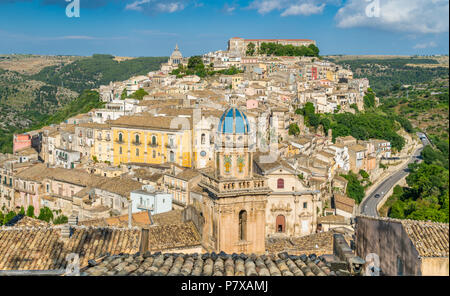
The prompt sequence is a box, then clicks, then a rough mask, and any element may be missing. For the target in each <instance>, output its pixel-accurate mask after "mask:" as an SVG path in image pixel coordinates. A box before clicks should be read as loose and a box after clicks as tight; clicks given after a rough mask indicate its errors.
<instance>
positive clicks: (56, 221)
mask: <svg viewBox="0 0 450 296" xmlns="http://www.w3.org/2000/svg"><path fill="white" fill-rule="evenodd" d="M68 221H69V218H67V217H66V216H64V215H61V216H58V217H57V218H55V219H54V220H53V224H55V225H58V224H66V223H67V222H68Z"/></svg>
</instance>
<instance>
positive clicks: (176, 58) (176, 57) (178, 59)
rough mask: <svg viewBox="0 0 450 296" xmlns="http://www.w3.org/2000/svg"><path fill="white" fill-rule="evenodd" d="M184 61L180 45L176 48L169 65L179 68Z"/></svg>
mask: <svg viewBox="0 0 450 296" xmlns="http://www.w3.org/2000/svg"><path fill="white" fill-rule="evenodd" d="M182 61H183V55H182V54H181V51H180V49H179V48H178V44H177V45H176V46H175V50H174V51H173V52H172V55H171V56H170V59H169V65H170V66H174V67H177V66H178V65H179V64H181V63H182Z"/></svg>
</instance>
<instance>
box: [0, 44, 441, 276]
mask: <svg viewBox="0 0 450 296" xmlns="http://www.w3.org/2000/svg"><path fill="white" fill-rule="evenodd" d="M277 51H279V52H277ZM280 52H281V53H280ZM285 53H287V54H285ZM94 91H97V92H98V93H99V95H100V100H101V101H102V102H103V103H104V106H103V107H101V108H97V109H92V110H90V111H89V112H87V113H83V114H79V115H77V116H75V117H71V118H69V119H67V120H65V121H64V122H61V123H60V124H53V125H50V126H45V127H43V128H41V129H39V130H33V131H30V132H27V133H24V134H17V135H14V139H13V154H2V155H0V180H1V183H0V207H1V208H2V211H3V212H4V213H13V214H7V215H9V217H10V218H11V219H9V220H8V221H6V220H7V219H5V222H7V223H5V226H3V228H1V229H5V228H7V227H14V230H11V231H9V232H5V231H2V230H1V229H0V239H1V238H7V239H11V240H14V236H19V235H25V233H24V231H27V232H30V233H31V232H33V230H30V229H29V228H27V230H25V228H23V230H21V229H20V226H21V225H22V226H33V227H37V229H38V230H36V231H37V232H38V233H37V234H36V235H37V236H38V235H40V236H45V235H48V238H46V239H48V240H49V241H56V240H58V239H60V237H61V238H62V239H63V241H64V243H63V245H64V251H62V252H61V253H60V254H59V257H58V256H57V258H58V260H60V261H61V260H62V259H61V258H64V256H65V255H66V254H68V253H71V251H74V252H75V251H76V250H75V249H73V248H75V247H74V246H76V245H77V244H78V243H79V241H80V240H82V239H84V238H86V237H89V238H94V237H95V238H96V239H97V240H98V241H101V242H102V243H101V246H102V247H101V248H100V247H98V248H93V249H89V248H91V247H92V246H90V245H89V246H87V245H86V250H87V251H86V252H85V254H84V255H83V258H82V260H81V261H82V263H83V264H84V265H86V266H87V265H88V260H90V259H97V258H98V257H102V256H103V257H104V256H106V255H105V254H106V253H108V254H109V255H118V254H119V253H128V254H132V253H136V252H138V251H140V252H141V253H145V252H162V253H171V254H172V255H169V256H168V257H167V258H166V257H164V256H163V255H160V254H159V253H157V254H156V255H154V256H153V257H151V256H150V255H148V256H147V257H145V256H144V257H140V256H141V255H142V254H138V256H135V257H133V260H135V261H133V260H131V259H130V260H129V261H127V260H128V257H126V256H125V257H123V258H122V257H119V259H120V260H123V262H128V263H129V264H128V263H127V264H125V265H124V267H126V266H128V269H126V268H125V269H121V268H117V270H108V268H106V267H107V263H108V262H116V261H117V260H119V259H118V258H116V257H108V256H106V259H105V260H106V261H105V262H106V263H105V264H103V263H102V264H103V265H102V264H100V265H98V266H97V265H96V264H93V263H92V262H91V263H90V265H89V266H90V267H91V269H90V270H89V269H88V270H87V273H88V274H90V275H104V274H106V275H113V274H116V275H117V274H118V273H119V275H127V274H130V273H133V272H135V273H136V272H137V273H139V274H144V275H146V274H145V273H146V272H147V269H145V268H141V269H142V270H141V271H139V269H138V266H140V264H141V263H142V262H147V261H151V262H150V263H148V264H149V266H152V264H154V261H155V262H156V261H157V260H159V261H161V260H162V262H168V261H164V260H172V261H170V264H169V263H167V264H169V265H170V266H169V267H167V268H168V270H167V272H164V271H161V269H162V267H161V266H162V263H161V264H159V265H158V266H157V268H156V269H155V270H154V271H152V272H153V273H152V272H149V275H150V274H155V273H156V274H158V273H161V274H162V275H165V274H167V273H169V269H170V267H171V266H172V264H173V266H175V265H176V264H178V265H179V268H178V269H180V268H181V266H182V264H183V262H184V264H186V262H188V261H192V264H193V262H194V261H196V260H197V261H196V262H198V260H200V259H198V258H197V254H202V253H207V254H212V255H208V256H210V257H211V258H212V259H209V258H210V257H208V256H207V257H205V258H203V257H202V258H201V260H202V263H201V264H203V261H205V266H206V265H207V264H210V265H211V264H212V265H214V266H215V264H219V263H217V262H219V261H221V262H222V261H223V262H222V263H220V264H222V265H223V264H224V262H225V265H226V264H227V263H226V262H228V261H229V260H231V262H229V264H231V265H232V266H233V270H235V269H234V268H236V272H237V270H238V269H243V271H242V270H241V271H240V272H241V273H243V274H242V275H274V274H280V275H281V274H282V275H289V274H288V273H292V274H295V275H299V274H300V273H301V275H303V274H307V273H308V272H309V273H311V275H330V274H336V273H338V274H339V273H340V274H343V275H359V274H361V273H362V267H361V266H362V265H363V264H364V263H365V262H364V260H363V259H365V256H363V255H366V254H368V253H369V252H368V250H367V249H362V248H363V247H362V246H366V244H367V240H368V238H367V236H368V235H369V233H370V234H373V233H374V232H375V231H374V230H373V229H374V228H376V227H377V225H385V227H387V228H389V227H391V228H392V229H394V230H395V229H397V228H396V227H402V229H405V230H404V231H406V232H407V233H408V235H405V239H411V241H412V242H413V244H412V245H413V246H415V247H417V246H418V244H416V243H417V240H419V239H418V238H417V235H416V234H417V233H420V229H421V227H431V228H433V229H436V233H435V235H434V236H430V237H429V238H428V240H429V241H430V242H431V244H435V243H436V242H438V245H439V246H441V245H442V246H441V248H439V247H435V248H434V249H433V248H431V249H432V250H431V251H430V250H428V249H427V250H426V249H425V248H422V249H420V248H419V247H417V248H418V249H419V252H421V254H422V255H423V257H424V258H425V257H436V256H435V255H436V254H438V253H439V254H441V255H442V256H441V257H444V259H443V260H444V261H445V260H446V261H445V262H447V263H446V264H447V267H448V224H440V223H428V222H413V221H409V220H408V221H409V222H405V221H403V222H401V221H399V220H394V219H392V220H390V219H384V218H376V217H367V216H360V214H361V212H362V211H361V209H360V202H361V199H362V197H364V196H365V192H364V190H366V191H370V190H371V189H372V188H374V186H375V185H376V184H379V183H381V182H382V181H383V180H385V179H386V177H387V176H389V174H390V173H392V172H394V171H395V170H397V169H399V168H401V167H402V166H404V165H405V164H406V161H407V160H408V159H409V156H410V155H411V154H413V153H414V151H416V150H417V149H419V148H420V147H422V145H423V142H421V141H420V140H419V139H418V138H416V137H412V136H411V135H409V134H408V133H406V132H404V130H403V129H402V128H399V131H398V134H399V135H401V137H402V138H403V139H404V143H403V144H404V145H402V146H401V149H397V147H393V146H394V145H393V143H391V142H390V141H389V140H386V139H381V138H367V139H364V140H362V139H356V138H355V137H353V136H350V135H348V136H336V135H333V131H332V130H331V129H326V128H324V124H323V123H322V124H321V125H319V124H314V122H313V121H314V120H313V118H314V114H345V113H350V114H358V113H359V112H362V111H364V109H365V107H366V106H367V105H372V106H377V105H378V104H379V99H378V98H377V97H376V94H374V92H373V91H372V89H371V88H370V81H369V80H368V79H365V78H359V79H356V78H354V76H353V72H352V71H351V70H350V69H348V68H344V67H342V66H340V65H337V64H335V63H333V62H330V61H327V60H326V59H324V58H322V57H320V56H319V54H318V47H317V46H316V42H315V41H314V40H309V39H243V38H237V37H235V38H231V39H230V40H229V41H228V49H227V50H223V51H215V52H209V53H206V54H204V55H202V56H196V57H190V58H186V57H184V56H183V54H182V49H180V48H179V47H178V45H176V47H175V49H174V51H173V52H172V54H171V55H170V58H169V60H168V61H167V62H166V63H164V64H162V65H161V68H160V70H158V71H151V72H149V73H148V74H147V75H141V76H136V77H130V78H129V79H127V80H125V81H117V82H111V83H110V84H109V85H103V86H101V87H99V88H98V89H95V90H94ZM349 186H350V187H352V188H353V187H355V186H356V187H357V188H362V189H361V190H362V192H360V194H359V196H360V199H358V198H355V196H353V194H349V191H350V192H353V191H354V190H353V189H352V190H348V187H349ZM361 195H362V196H361ZM48 212H50V213H48ZM18 213H19V215H16V214H18ZM357 216H359V223H361V224H360V225H362V226H360V227H359V228H357V227H356V231H355V223H356V222H355V217H357ZM36 217H41V218H42V219H36ZM46 217H47V218H46ZM48 217H51V218H48ZM12 218H14V219H15V220H14V219H12ZM16 220H17V221H16ZM386 225H389V226H386ZM362 227H365V228H364V229H367V233H364V232H363V231H361V229H363V228H362ZM44 229H50V230H51V231H49V232H45V233H43V232H44V231H45V230H44ZM118 229H122V230H123V231H125V232H121V233H120V234H117V233H116V232H117V231H118ZM100 230H101V231H100ZM394 230H392V231H394ZM97 231H99V232H97ZM390 231H391V230H390ZM445 231H447V236H446V237H445V235H444V234H443V233H445ZM2 235H3V237H2ZM356 235H358V237H357V236H356ZM355 240H357V241H358V242H360V244H359V245H357V246H358V248H360V249H356V248H353V249H350V246H351V245H352V244H354V243H355ZM445 240H446V243H445ZM86 241H89V240H87V239H86ZM86 241H84V244H88V242H86ZM380 241H381V240H380ZM442 241H444V244H442ZM433 242H434V243H433ZM116 243H117V244H118V245H121V246H122V248H119V247H117V248H116V249H114V248H112V249H111V248H109V249H108V244H109V245H111V244H116ZM347 244H348V245H347ZM445 244H446V246H445ZM419 245H420V244H419ZM0 246H1V240H0ZM47 247H48V248H49V249H48V251H46V250H43V251H42V254H44V255H45V256H46V257H45V256H44V257H45V258H46V260H47V259H48V260H49V261H48V262H46V261H45V260H44V261H43V262H44V263H42V264H43V267H42V268H37V267H40V266H38V265H35V266H34V267H33V266H27V265H26V264H27V263H25V264H22V265H21V264H20V263H19V265H17V266H15V265H14V263H11V262H9V261H8V260H2V259H3V257H2V256H4V257H5V258H7V257H8V256H10V254H9V253H5V254H2V253H1V251H0V270H2V269H5V270H7V269H11V270H15V269H21V268H24V269H33V268H35V269H52V268H54V269H56V268H59V267H61V266H62V265H58V264H56V263H55V265H54V266H53V265H52V264H53V263H51V260H50V259H49V258H52V257H51V256H50V255H48V254H50V253H51V252H52V251H54V250H53V249H52V248H53V247H55V246H53V247H52V246H47ZM71 248H72V249H71ZM337 249H342V250H346V251H345V252H344V251H342V252H343V253H342V252H341V253H339V251H338V252H337V253H336V250H337ZM11 250H12V249H11ZM21 250H23V249H21ZM349 250H350V251H349ZM11 252H13V251H11ZM24 252H25V251H24ZM284 252H286V254H290V255H283V253H284ZM427 252H428V253H427ZM178 253H183V254H191V255H187V256H184V257H181V256H178V255H177V254H178ZM216 253H217V254H219V253H221V254H222V255H221V256H219V255H217V254H216ZM232 253H235V254H241V255H240V257H239V258H238V257H236V258H233V257H231V255H227V254H232ZM344 253H345V254H346V255H342V254H344ZM46 254H47V255H46ZM192 254H195V255H192ZM249 254H257V256H256V255H255V256H251V255H249ZM263 254H266V255H268V256H271V255H273V254H282V255H279V256H280V258H281V260H282V262H281V263H280V262H278V259H277V260H276V259H274V258H272V259H270V258H269V259H268V258H265V257H260V256H261V255H263ZM304 254H306V255H307V256H308V257H304V256H306V255H304ZM326 254H333V256H334V257H333V259H329V260H328V263H327V260H326V259H325V258H326V256H325V255H326ZM301 255H303V256H301ZM316 255H317V256H319V255H324V257H321V258H320V259H319V260H316V259H317V258H316ZM11 256H12V255H11ZM30 256H31V255H30ZM161 256H162V258H161ZM190 256H191V257H190ZM330 256H331V255H330ZM387 256H391V255H390V254H387V255H386V258H387ZM361 257H364V258H361ZM147 258H148V260H147ZM180 258H183V259H180ZM250 258H251V260H250ZM392 258H393V257H392ZM392 258H391V257H389V260H394V259H392ZM445 258H446V259H445ZM114 260H115V261H114ZM120 260H119V261H117V262H116V263H117V264H119V265H120V264H121V263H120V262H122V261H120ZM177 260H178V261H180V262H179V263H177V262H178V261H177ZM208 260H210V261H211V262H212V263H211V262H209V263H206V262H208ZM239 260H240V261H242V262H240V261H239ZM271 260H273V262H278V263H277V264H278V265H275V264H274V263H273V262H272V261H271ZM333 260H334V261H333ZM417 260H418V259H417ZM244 261H245V267H244ZM249 261H250V262H251V263H249V264H250V265H252V264H253V265H252V266H257V265H258V264H259V265H260V267H258V268H255V270H253V267H248V266H247V263H248V262H249ZM338 261H339V262H341V261H342V262H345V264H344V267H336V266H337V263H336V262H338ZM58 262H59V261H58ZM136 262H138V263H136ZM294 262H295V263H294ZM329 262H334V263H336V266H335V267H333V268H331V269H330V264H329ZM420 262H421V263H420V264H419V263H418V264H417V266H416V267H415V268H416V269H414V271H412V270H410V272H416V273H418V272H419V273H426V270H431V269H432V268H431V267H425V266H431V265H426V264H428V263H426V262H425V261H420ZM46 264H47V265H46ZM117 264H116V265H114V266H118V265H117ZM292 264H294V265H293V267H292V266H291V265H292ZM402 264H403V263H402ZM238 265H239V266H240V267H238ZM241 265H242V266H241ZM272 265H273V266H272ZM108 266H109V265H108ZM130 266H134V267H135V268H134V267H130ZM261 266H264V267H261ZM266 266H267V268H266ZM287 266H289V267H287ZM296 266H298V267H296ZM304 266H307V268H306V271H305V270H304V269H302V268H303V267H304ZM331 266H333V264H331ZM160 267H161V269H160ZM222 267H223V266H222ZM294 267H295V268H294ZM133 268H134V269H133ZM173 268H175V267H172V269H173ZM203 268H206V267H203ZM427 268H429V269H427ZM172 269H171V270H172ZM175 269H176V268H175ZM191 269H192V266H191ZM191 269H190V270H189V272H187V274H191V272H192V274H194V271H192V270H191ZM194 269H195V268H194ZM211 269H212V267H211ZM222 269H223V268H222ZM225 269H226V268H225ZM225 269H224V271H223V274H225V273H226V270H225ZM123 270H125V272H124V271H123ZM203 270H204V269H203ZM256 270H258V271H256ZM286 270H287V271H286ZM138 271H139V272H138ZM178 272H179V270H178ZM236 272H234V271H233V273H234V274H235V273H236ZM384 272H386V274H390V273H395V272H396V271H394V269H393V270H389V268H387V267H386V268H385V270H384ZM433 272H435V271H433ZM174 273H176V272H175V271H174ZM405 273H406V271H405ZM201 274H203V275H212V274H213V272H212V271H211V272H210V274H208V273H207V272H206V274H205V271H203V273H201V271H200V272H199V275H201ZM216 275H221V274H216Z"/></svg>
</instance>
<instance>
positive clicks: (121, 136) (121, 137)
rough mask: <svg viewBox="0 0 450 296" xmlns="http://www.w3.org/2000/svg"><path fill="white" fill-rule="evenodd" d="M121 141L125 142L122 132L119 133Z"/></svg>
mask: <svg viewBox="0 0 450 296" xmlns="http://www.w3.org/2000/svg"><path fill="white" fill-rule="evenodd" d="M119 142H123V135H122V133H119Z"/></svg>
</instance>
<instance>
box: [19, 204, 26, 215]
mask: <svg viewBox="0 0 450 296" xmlns="http://www.w3.org/2000/svg"><path fill="white" fill-rule="evenodd" d="M18 215H22V216H25V208H24V207H23V206H22V207H20V211H19V213H18Z"/></svg>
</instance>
